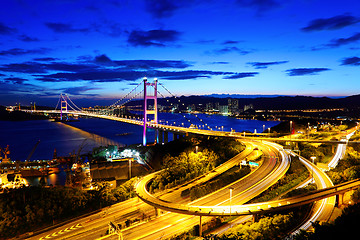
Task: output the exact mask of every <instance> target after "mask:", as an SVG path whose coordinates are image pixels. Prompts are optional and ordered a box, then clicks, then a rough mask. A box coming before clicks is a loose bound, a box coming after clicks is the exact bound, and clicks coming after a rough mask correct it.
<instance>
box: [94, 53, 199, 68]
mask: <svg viewBox="0 0 360 240" xmlns="http://www.w3.org/2000/svg"><path fill="white" fill-rule="evenodd" d="M94 62H95V63H97V64H100V65H105V66H119V67H123V69H125V68H126V69H155V68H187V67H191V66H193V65H192V64H191V63H189V62H186V61H177V60H111V59H110V58H109V57H108V56H106V55H105V54H102V55H99V56H96V57H95V60H94Z"/></svg>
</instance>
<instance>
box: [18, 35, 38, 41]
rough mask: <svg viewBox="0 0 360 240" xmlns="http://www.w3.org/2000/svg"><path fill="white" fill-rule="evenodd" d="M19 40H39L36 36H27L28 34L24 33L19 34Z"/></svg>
mask: <svg viewBox="0 0 360 240" xmlns="http://www.w3.org/2000/svg"><path fill="white" fill-rule="evenodd" d="M19 40H20V41H23V42H39V41H40V40H39V39H38V38H35V37H29V36H28V35H25V34H23V35H20V36H19Z"/></svg>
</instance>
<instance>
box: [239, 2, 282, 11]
mask: <svg viewBox="0 0 360 240" xmlns="http://www.w3.org/2000/svg"><path fill="white" fill-rule="evenodd" d="M236 3H237V4H239V5H240V6H241V7H248V8H254V9H256V10H257V11H258V12H263V11H268V10H270V9H273V8H277V7H279V6H280V2H279V1H275V0H236Z"/></svg>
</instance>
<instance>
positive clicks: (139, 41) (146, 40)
mask: <svg viewBox="0 0 360 240" xmlns="http://www.w3.org/2000/svg"><path fill="white" fill-rule="evenodd" d="M179 35H180V32H178V31H175V30H160V29H158V30H150V31H141V30H134V31H132V32H131V33H130V35H129V38H128V43H130V44H131V45H133V46H144V47H149V46H156V47H164V46H165V43H169V42H175V41H176V40H178V38H179Z"/></svg>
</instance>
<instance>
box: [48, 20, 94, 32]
mask: <svg viewBox="0 0 360 240" xmlns="http://www.w3.org/2000/svg"><path fill="white" fill-rule="evenodd" d="M45 25H46V26H47V27H48V28H50V29H51V30H52V31H54V32H57V33H73V32H83V33H84V32H89V31H90V29H89V28H74V27H73V26H72V25H71V24H66V23H51V22H47V23H45Z"/></svg>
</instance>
